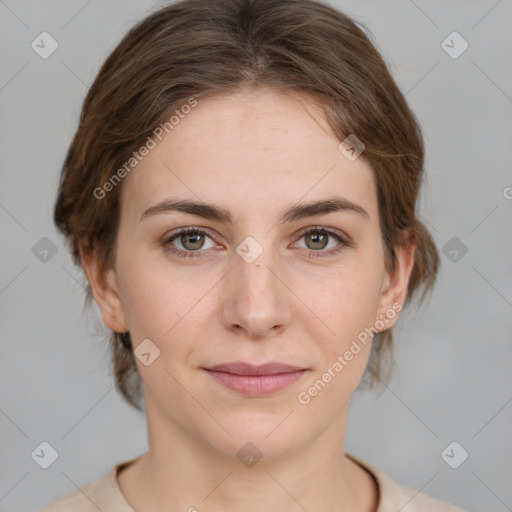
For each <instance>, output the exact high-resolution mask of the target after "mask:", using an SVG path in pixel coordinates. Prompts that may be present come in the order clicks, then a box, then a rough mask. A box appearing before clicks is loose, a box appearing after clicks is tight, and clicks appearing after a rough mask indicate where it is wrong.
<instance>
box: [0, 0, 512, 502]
mask: <svg viewBox="0 0 512 512" xmlns="http://www.w3.org/2000/svg"><path fill="white" fill-rule="evenodd" d="M160 4H161V2H159V3H158V4H156V3H155V2H151V1H134V0H131V1H120V0H118V1H102V2H100V1H98V0H92V1H85V0H73V1H57V0H47V1H45V2H42V1H27V0H17V1H15V0H0V38H1V48H2V53H1V55H2V65H1V70H0V73H1V76H0V108H1V116H0V130H1V139H0V144H1V152H0V159H1V161H0V165H1V167H0V168H1V188H0V191H1V192H0V223H1V234H2V251H1V254H0V258H1V261H0V269H1V272H0V311H1V324H0V325H1V334H2V345H1V347H2V357H1V359H0V365H1V371H0V376H1V377H0V378H1V382H0V397H1V409H0V431H1V433H2V436H1V439H0V443H1V454H2V455H1V457H0V475H1V477H0V510H1V511H7V510H10V511H31V510H35V509H36V508H39V507H42V506H43V505H45V504H47V503H48V502H50V501H52V500H54V499H56V498H57V497H59V496H62V495H63V494H66V493H68V492H71V491H72V490H74V489H75V488H76V486H79V485H82V484H84V483H86V482H90V481H92V480H94V479H96V478H99V477H100V476H102V475H103V474H104V473H105V472H106V471H107V470H109V469H110V468H111V466H112V465H113V464H116V463H118V462H120V461H123V460H127V459H128V458H131V457H134V456H136V455H138V454H139V453H141V452H143V451H145V450H146V449H147V437H146V436H147V434H146V424H145V418H144V416H143V415H141V414H139V413H137V412H136V411H134V410H132V409H131V408H130V407H129V406H128V405H126V404H125V403H124V402H123V401H122V399H121V398H120V395H118V394H117V392H116V391H115V390H114V387H113V380H112V378H111V377H110V375H109V373H108V358H109V355H108V352H107V350H106V344H105V343H104V338H103V335H104V334H105V332H106V331H105V330H104V329H102V327H101V321H100V320H99V318H100V317H99V315H98V310H97V307H96V306H94V307H93V309H92V310H91V313H89V314H84V313H83V312H82V304H83V290H82V287H81V285H80V280H81V274H80V272H79V270H78V269H77V268H76V267H74V266H73V264H72V262H71V258H70V256H69V254H68V253H67V251H66V250H65V248H64V245H63V240H62V239H61V238H60V236H58V235H57V233H56V230H55V229H54V227H53V225H52V207H53V203H54V200H55V195H56V186H57V179H58V176H59V171H60V166H61V164H62V161H63V158H64V154H65V151H66V149H67V146H68V144H69V143H70V141H71V137H72V135H73V133H74V130H75V129H76V126H77V121H78V114H79V109H80V106H81V102H82V100H83V98H84V95H85V93H86V90H87V86H88V85H90V84H91V83H92V80H93V79H94V77H95V75H96V73H97V71H98V69H99V66H100V65H101V63H102V62H103V60H104V59H105V58H106V56H107V55H108V53H109V52H110V51H111V50H112V49H113V47H114V45H115V44H116V43H117V42H118V41H119V39H120V37H121V36H122V35H123V34H124V33H125V32H126V31H127V30H128V29H129V28H130V27H131V26H132V24H133V23H134V22H136V21H137V20H139V19H140V18H141V17H143V16H144V15H146V14H147V13H148V12H149V11H151V10H153V9H154V8H155V7H156V6H157V5H160ZM332 5H334V6H336V7H338V8H340V9H341V10H344V11H345V12H347V13H348V14H350V15H352V16H353V17H354V18H355V19H356V20H360V21H362V22H363V23H365V24H366V25H367V26H368V27H369V28H370V30H371V31H372V33H373V35H374V37H375V40H376V43H377V46H378V48H379V49H380V51H381V52H382V54H383V56H384V58H385V59H386V60H387V62H389V63H390V65H391V69H392V72H393V74H394V76H395V78H396V80H397V82H398V84H399V86H400V87H401V88H402V90H403V91H404V92H405V93H406V98H407V100H408V101H409V102H410V104H411V106H412V108H413V110H414V111H415V112H416V114H417V115H418V117H419V119H420V122H421V124H422V126H423V130H424V134H425V141H426V146H427V163H426V170H427V179H426V182H425V185H424V188H423V191H422V196H421V214H422V216H423V218H424V220H425V222H426V223H427V225H428V226H429V227H430V229H431V232H432V234H433V236H434V238H435V240H436V242H437V244H438V246H439V249H440V250H442V249H443V247H445V245H446V244H447V243H448V242H449V240H450V239H452V237H457V238H458V239H459V240H460V243H462V244H464V246H466V247H467V250H468V251H467V253H466V254H465V255H464V256H463V257H462V258H460V259H459V260H458V261H456V262H453V261H451V260H450V258H449V257H448V256H447V255H445V254H443V255H442V265H441V275H440V278H439V281H438V283H437V286H436V288H435V291H434V295H433V297H432V300H431V301H430V302H429V303H427V304H426V305H425V306H423V307H422V308H421V309H420V310H418V311H416V310H414V309H410V310H408V311H406V312H405V313H404V315H403V316H402V318H401V321H400V327H399V329H397V331H396V332H397V335H398V336H399V340H398V341H397V345H396V358H395V359H396V368H395V372H394V375H393V378H392V380H391V382H390V384H389V386H388V387H387V388H384V390H383V391H382V392H381V393H377V392H366V393H361V392H357V393H356V395H355V397H354V400H353V403H352V407H351V417H350V420H349V427H348V433H347V442H346V447H345V448H346V451H348V452H349V453H353V454H355V455H357V456H359V457H361V458H363V459H365V460H367V461H368V462H370V463H372V464H374V465H376V466H379V467H380V468H382V469H384V470H385V471H387V472H388V473H389V474H390V475H391V476H392V477H393V478H395V479H396V480H398V481H399V482H401V483H404V484H407V485H410V486H412V487H415V488H417V489H421V490H423V491H424V492H426V493H428V494H431V495H433V496H436V497H439V498H441V499H444V500H447V501H451V502H453V503H455V504H457V505H459V506H460V507H463V508H465V509H466V510H469V511H476V510H494V511H497V512H502V511H506V510H512V485H511V484H512V436H511V435H510V431H511V426H512V372H511V371H510V363H511V361H512V344H511V337H512V336H511V335H512V322H511V319H512V315H511V313H512V272H511V270H512V269H511V266H512V258H511V254H512V252H511V249H512V231H511V229H510V227H511V222H510V221H511V218H512V217H511V214H512V200H511V199H510V197H511V196H512V189H510V188H509V189H507V187H512V173H511V161H512V159H511V142H512V139H511V133H512V68H511V57H512V51H511V50H512V36H511V32H510V27H511V26H512V5H511V2H510V1H506V0H501V1H495V0H485V1H484V0H482V1H462V0H459V1H454V0H451V1H426V0H416V1H415V2H413V1H412V0H393V1H382V0H381V1H378V0H375V1H369V0H365V1H356V0H351V1H348V0H339V1H336V2H332ZM43 31H47V32H49V33H50V34H51V35H52V36H53V37H54V38H55V39H56V40H57V41H58V44H59V47H58V49H57V51H55V53H53V54H52V55H51V56H50V57H49V58H48V59H42V58H40V57H39V56H38V55H37V54H36V53H35V52H34V51H33V50H32V48H31V42H32V41H33V40H34V39H35V38H36V37H37V36H38V35H39V34H40V33H41V32H43ZM453 31H457V32H459V33H460V34H461V35H462V36H463V37H464V39H465V40H466V41H467V42H468V43H469V48H468V49H467V50H466V51H465V52H464V53H463V54H462V55H461V56H460V57H458V58H457V59H453V58H452V57H450V56H449V55H448V54H447V53H446V52H445V51H444V50H443V48H442V47H441V42H442V41H443V40H444V39H445V38H446V37H447V36H448V34H450V33H451V32H453ZM507 191H508V192H507ZM506 196H508V197H509V198H507V197H506ZM42 237H48V238H49V239H50V240H51V241H52V242H53V244H55V246H56V250H57V252H56V254H55V255H53V256H52V257H51V258H50V257H48V261H46V262H42V261H40V260H39V259H38V258H37V257H36V255H35V254H34V253H33V252H32V248H33V246H34V245H35V244H36V243H37V242H38V241H39V240H40V239H41V238H42ZM452 243H453V242H452ZM448 249H449V250H451V246H450V245H449V246H448ZM448 249H445V252H446V253H447V254H448ZM459 255H460V253H459ZM42 441H47V442H48V443H50V444H51V445H52V446H53V447H54V448H55V449H56V450H57V452H58V459H57V460H56V461H55V462H54V463H53V464H52V465H51V466H50V467H49V468H48V469H42V468H41V467H39V466H38V465H37V464H36V463H35V462H34V460H33V459H32V458H31V453H32V452H33V451H34V450H35V449H36V447H38V446H39V444H40V443H41V442H42ZM452 441H457V442H458V443H459V444H460V445H461V446H462V447H464V449H465V450H467V452H468V453H469V458H468V459H467V460H466V461H465V462H464V463H463V464H462V465H461V466H460V467H459V468H458V469H452V468H450V467H449V466H448V465H447V464H446V463H445V462H444V460H443V459H442V458H441V452H442V451H443V450H444V449H445V448H446V447H447V446H448V444H449V443H451V442H452ZM456 456H458V455H456Z"/></svg>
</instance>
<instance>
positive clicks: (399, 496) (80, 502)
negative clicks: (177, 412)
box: [38, 453, 464, 512]
mask: <svg viewBox="0 0 512 512" xmlns="http://www.w3.org/2000/svg"><path fill="white" fill-rule="evenodd" d="M345 455H346V456H347V457H350V458H351V459H352V460H353V461H354V462H356V463H357V464H359V465H360V466H361V467H362V468H363V469H365V470H366V471H368V472H369V473H370V474H371V475H372V476H373V477H374V478H375V480H376V482H377V485H378V488H379V505H378V507H377V510H376V512H398V511H400V512H464V511H463V510H462V509H460V508H457V507H455V506H453V505H450V504H449V503H446V502H445V501H441V500H438V499H435V498H433V497H431V496H429V495H427V494H424V493H422V492H419V491H417V490H415V489H413V488H411V487H407V486H405V485H401V484H399V483H397V482H395V481H394V480H393V479H392V478H391V477H390V476H388V475H387V473H385V472H384V471H382V470H381V469H379V468H377V467H375V466H373V465H371V464H369V463H367V462H365V461H363V460H361V459H359V458H358V457H355V456H354V455H350V454H349V453H346V454H345ZM136 458H137V457H136ZM136 458H134V459H130V460H127V461H125V462H121V463H119V464H116V465H115V466H114V467H112V468H111V469H110V471H109V472H108V473H106V474H105V475H104V476H102V477H101V478H99V479H98V480H95V481H94V482H90V483H88V484H85V485H83V486H81V487H80V489H75V490H74V491H72V492H71V493H69V494H66V495H65V496H62V497H61V498H59V499H58V500H56V501H53V502H52V503H50V504H48V505H46V507H44V508H42V509H40V510H39V511H38V512H98V510H101V511H102V512H135V511H134V510H133V508H131V507H130V505H129V504H128V503H127V501H126V499H125V497H124V496H123V494H122V493H121V489H120V488H119V485H118V483H117V477H116V475H117V472H118V471H119V469H120V468H121V467H123V466H125V465H127V464H130V463H131V462H133V461H134V460H135V459H136Z"/></svg>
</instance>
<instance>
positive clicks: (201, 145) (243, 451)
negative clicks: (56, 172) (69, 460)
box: [43, 0, 460, 512]
mask: <svg viewBox="0 0 512 512" xmlns="http://www.w3.org/2000/svg"><path fill="white" fill-rule="evenodd" d="M423 157H424V154H423V140H422V135H421V130H420V128H419V126H418V124H417V121H416V119H415V117H414V115H413V113H412V112H411V110H410V109H409V107H408V105H407V104H406V102H405V100H404V97H403V95H402V94H401V93H400V91H399V89H398V87H397V86H396V84H395V82H394V81H393V79H392V77H391V75H390V73H389V72H388V70H387V67H386V65H385V63H384V62H383V60H382V58H381V56H380V55H379V53H378V52H377V50H376V49H375V47H374V46H373V44H372V43H371V42H370V40H369V39H368V37H367V36H366V35H365V34H364V32H363V31H362V30H361V29H360V28H359V27H358V26H357V25H356V24H355V23H354V22H353V21H351V20H350V19H349V18H348V17H347V16H345V15H344V14H342V13H340V12H338V11H336V10H334V9H332V8H330V7H328V6H327V5H324V4H321V3H318V2H314V1H309V0H290V1H284V2H283V1H275V0H259V1H250V0H220V1H219V0H215V1H210V0H188V1H184V2H179V3H175V4H172V5H169V6H167V7H164V8H162V9H160V10H158V11H157V12H155V13H153V14H152V15H150V16H149V17H147V18H146V19H145V20H143V21H142V22H140V23H139V24H138V25H137V26H135V27H134V28H133V29H132V30H131V31H130V32H129V33H128V34H127V35H126V36H125V37H124V39H123V40H122V41H121V42H120V44H119V45H118V46H117V48H116V49H115V50H114V51H113V52H112V54H111V55H110V56H109V57H108V59H107V61H106V62H105V63H104V65H103V67H102V68H101V70H100V72H99V74H98V77H97V78H96V80H95V82H94V84H93V86H92V87H91V89H90V90H89V93H88V95H87V98H86V99H85V102H84V106H83V110H82V115H81V120H80V125H79V127H78V130H77V132H76V134H75V137H74V139H73V142H72V144H71V147H70V149H69V153H68V156H67V158H66V161H65V164H64V167H63V170H62V176H61V182H60V188H59V194H58V198H57V202H56V205H55V215H54V218H55V222H56V224H57V226H58V228H59V229H60V230H61V232H62V233H63V234H64V235H65V236H66V237H67V240H68V241H69V243H70V248H71V251H72V254H73V257H74V259H75V262H76V263H77V264H79V265H82V266H83V269H84V271H85V273H86V275H87V285H88V289H87V291H88V295H87V298H88V300H89V302H90V301H91V300H92V298H93V297H94V299H95V301H96V303H97V304H98V306H99V308H100V310H101V312H102V318H103V322H104V323H105V325H106V326H107V327H108V328H109V329H110V331H112V336H111V347H112V356H113V359H112V360H113V368H114V373H115V378H116V385H117V387H118V389H119V390H120V392H121V393H122V395H123V397H124V398H125V399H126V400H127V401H128V402H129V403H130V404H132V405H133V406H135V407H137V408H138V409H139V410H142V409H143V407H144V408H145V412H146V415H147V422H148V433H149V451H148V452H147V453H145V454H142V455H140V456H138V457H136V458H134V459H131V460H129V461H125V462H123V463H121V464H118V465H116V466H115V467H113V468H112V469H111V470H110V471H109V472H108V473H107V474H106V475H104V476H103V477H102V478H101V479H99V480H97V481H95V482H92V483H90V484H87V485H85V486H83V487H82V489H81V490H76V491H74V492H73V493H71V494H68V495H66V496H64V497H62V498H60V499H59V500H57V501H55V502H54V503H52V504H50V505H48V506H47V507H46V508H44V509H43V512H49V511H60V510H62V511H64V510H66V512H72V511H75V510H76V511H78V510H80V511H81V512H84V511H88V510H91V511H92V510H97V509H100V510H102V511H103V512H114V511H116V512H130V511H132V512H133V511H135V510H139V511H141V510H144V511H145V512H156V511H176V510H188V511H189V512H192V511H196V510H197V511H200V512H202V511H213V510H222V511H239V510H248V511H254V512H256V511H261V510H268V509H269V508H272V509H273V510H278V511H280V512H284V511H295V510H307V511H310V512H313V511H335V510H351V511H358V512H370V511H375V510H378V511H380V512H391V511H396V510H402V511H409V512H412V511H419V510H422V511H427V510H428V511H431V510H432V511H434V510H435V511H441V510H442V511H457V510H460V509H458V508H456V507H453V506H451V505H449V504H448V503H445V502H442V501H440V500H437V499H434V498H433V497H430V496H428V495H426V494H424V493H421V492H418V491H417V490H415V489H412V488H409V487H406V486H403V485H400V484H398V483H397V482H395V481H394V480H392V479H391V477H389V476H388V475H387V474H386V473H384V472H383V471H382V470H380V469H379V468H376V467H374V466H372V465H371V464H368V463H367V462H365V461H363V460H361V459H359V458H357V457H355V456H353V455H351V454H347V453H345V451H344V441H345V431H346V425H347V413H348V408H349V403H350V399H351V397H352V395H353V393H354V391H355V390H356V389H357V387H358V386H359V384H360V382H361V380H362V378H363V374H364V375H365V379H366V382H367V383H368V384H369V385H370V386H372V385H373V384H374V383H377V382H379V381H381V380H382V378H381V377H382V368H381V363H382V358H383V357H384V355H385V354H386V352H389V351H390V349H391V345H392V335H391V333H392V328H393V326H394V325H395V324H396V322H397V321H398V318H399V315H400V311H401V310H402V309H403V307H404V306H405V305H406V304H408V303H409V302H410V301H411V300H412V298H413V297H414V296H415V295H416V294H417V293H418V291H419V290H421V289H422V292H423V293H422V295H421V299H423V298H424V296H425V294H426V293H427V292H428V291H430V290H431V288H432V286H433V284H434V281H435V277H436V274H437V269H438V253H437V249H436V247H435V244H434V242H433V240H432V238H431V236H430V235H429V233H428V231H427V230H426V229H425V227H424V226H423V225H422V223H421V222H420V221H419V220H418V218H417V215H416V200H417V197H418V192H419V187H420V184H421V179H422V173H423ZM365 370H366V373H365ZM142 399H143V401H142Z"/></svg>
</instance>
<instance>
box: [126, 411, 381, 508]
mask: <svg viewBox="0 0 512 512" xmlns="http://www.w3.org/2000/svg"><path fill="white" fill-rule="evenodd" d="M347 405H348V404H347ZM146 412H147V414H148V434H149V445H150V449H149V451H148V452H147V453H146V454H144V455H142V456H141V457H139V458H138V459H137V461H135V462H134V463H133V465H131V466H128V468H127V471H125V472H124V474H123V473H121V474H120V478H119V484H120V487H121V492H123V494H124V496H125V498H126V500H127V501H128V503H129V504H130V505H131V506H132V508H134V509H135V510H145V511H147V512H153V511H155V512H156V511H157V510H158V511H160V512H167V511H168V512H171V511H175V510H184V511H188V512H195V511H203V510H205V511H206V510H210V511H217V510H218V511H223V512H235V511H240V510H246V511H248V512H263V511H265V512H268V510H270V509H273V510H279V511H282V512H296V511H297V510H300V509H302V510H304V509H305V510H308V511H311V512H312V511H316V510H332V511H335V510H357V511H360V512H372V511H374V510H376V507H377V500H378V496H377V488H376V484H375V482H374V480H373V478H372V477H371V475H370V474H368V472H367V471H366V470H364V469H363V468H361V467H360V466H359V465H358V464H356V463H355V462H353V461H352V460H351V459H349V458H347V457H346V456H345V454H344V449H343V446H344V440H345V439H344V437H345V429H346V420H347V410H346V409H343V410H342V412H341V413H340V414H338V416H337V417H336V418H335V421H333V422H332V423H331V424H330V426H329V428H328V429H327V430H326V431H324V432H322V433H321V434H320V435H318V436H316V437H315V439H314V440H312V441H310V440H308V442H304V443H303V445H302V446H300V447H296V446H294V447H293V449H291V450H290V451H289V452H285V453H283V452H282V447H281V453H279V448H280V447H279V446H278V445H275V446H274V445H273V443H272V440H271V438H272V434H270V435H268V437H267V438H265V439H261V440H260V441H259V442H258V441H256V442H254V443H253V444H252V445H250V444H247V443H248V441H247V440H246V439H243V438H239V439H237V440H235V439H233V438H229V436H228V434H227V433H225V432H224V433H222V434H221V433H220V432H221V431H222V429H221V428H220V427H219V435H221V436H225V439H224V447H225V448H226V449H222V450H219V449H218V445H219V444H221V445H222V443H216V445H215V447H214V446H212V445H209V444H207V443H205V442H204V441H203V440H200V439H199V438H197V437H194V432H193V431H190V430H184V429H182V428H181V427H180V426H179V425H178V424H177V423H176V422H174V421H171V420H170V419H169V418H163V417H161V416H160V415H159V414H158V410H157V409H156V408H153V407H151V406H150V405H149V403H148V402H147V407H146ZM157 416H160V417H157ZM152 420H153V421H152ZM155 425H158V426H159V427H161V426H165V428H158V429H157V428H155ZM275 437H276V438H277V439H279V442H280V444H281V445H282V439H283V438H282V437H280V436H275ZM228 445H229V446H230V447H233V446H234V447H235V448H234V449H230V448H228ZM244 446H245V448H244V449H243V450H242V452H241V453H240V452H239V451H238V449H236V448H237V447H240V448H241V447H244ZM333 447H334V448H333ZM226 452H227V453H226ZM237 453H238V454H239V455H238V456H237ZM266 454H271V456H266ZM259 457H261V458H259ZM121 475H123V476H122V477H121Z"/></svg>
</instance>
